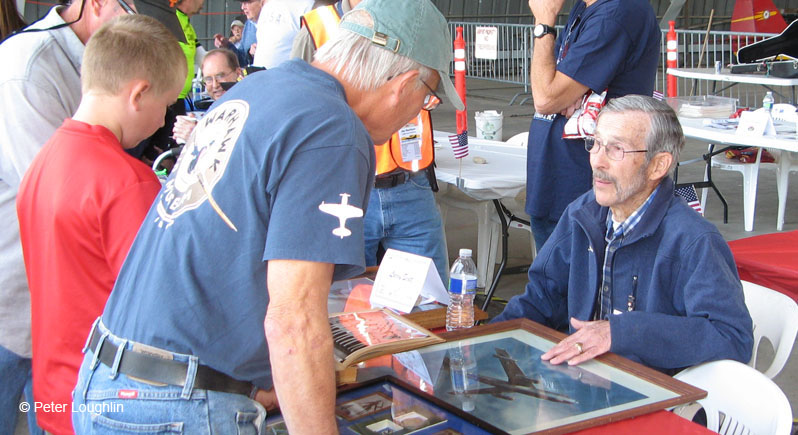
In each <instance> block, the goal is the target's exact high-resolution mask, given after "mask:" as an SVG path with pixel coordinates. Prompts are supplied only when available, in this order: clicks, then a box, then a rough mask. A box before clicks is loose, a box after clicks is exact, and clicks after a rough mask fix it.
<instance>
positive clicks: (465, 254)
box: [460, 248, 471, 257]
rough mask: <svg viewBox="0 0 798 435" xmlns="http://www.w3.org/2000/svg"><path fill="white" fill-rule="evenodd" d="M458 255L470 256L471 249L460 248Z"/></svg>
mask: <svg viewBox="0 0 798 435" xmlns="http://www.w3.org/2000/svg"><path fill="white" fill-rule="evenodd" d="M460 256H461V257H470V256H471V250H470V249H465V248H463V249H461V250H460Z"/></svg>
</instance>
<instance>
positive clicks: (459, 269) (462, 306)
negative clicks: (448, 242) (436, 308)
mask: <svg viewBox="0 0 798 435" xmlns="http://www.w3.org/2000/svg"><path fill="white" fill-rule="evenodd" d="M476 291H477V266H476V265H475V264H474V260H472V259H471V250H470V249H461V250H460V257H458V258H457V260H455V262H454V264H452V269H451V270H450V271H449V299H451V301H450V302H449V308H447V309H446V330H447V331H454V330H455V329H463V328H470V327H472V326H474V294H475V293H476Z"/></svg>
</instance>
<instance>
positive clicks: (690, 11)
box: [25, 0, 798, 47]
mask: <svg viewBox="0 0 798 435" xmlns="http://www.w3.org/2000/svg"><path fill="white" fill-rule="evenodd" d="M396 1H397V3H399V2H400V1H401V0H396ZM432 1H433V3H435V4H436V5H437V6H438V8H439V9H440V10H441V12H443V14H444V15H445V16H446V18H447V19H449V20H452V21H472V22H474V21H478V22H483V23H512V24H531V23H532V16H531V14H530V12H529V6H528V4H527V1H526V0H432ZM574 1H579V0H566V2H565V6H564V7H563V12H562V14H561V16H560V22H559V23H558V24H565V20H566V18H567V14H568V10H570V8H571V6H572V5H573V3H574ZM650 1H651V4H652V6H653V7H654V10H655V11H656V12H657V16H658V17H661V16H662V15H663V14H664V13H665V11H666V10H667V9H668V6H669V5H670V0H650ZM735 1H736V0H709V1H704V0H687V1H686V3H685V5H684V7H683V8H682V12H681V14H680V16H679V19H678V20H677V22H676V25H677V27H678V28H681V29H702V28H706V25H707V20H708V19H709V14H710V11H711V10H712V9H713V8H714V9H715V14H714V18H713V26H712V27H713V29H714V30H728V29H729V23H730V21H731V15H732V10H733V9H734V3H735ZM56 3H57V2H55V1H35V0H34V1H27V2H26V6H25V19H26V20H27V21H28V22H32V21H34V20H36V19H38V18H40V17H42V16H43V15H44V14H45V13H46V12H47V10H48V9H49V8H50V6H52V5H53V4H56ZM773 3H774V4H775V5H776V7H777V8H779V9H781V10H783V11H784V13H785V18H787V21H788V22H790V21H791V20H792V19H796V18H798V16H796V12H798V0H774V1H773ZM239 14H241V3H240V2H238V1H236V0H205V6H204V8H203V10H202V12H200V14H199V15H197V16H195V17H192V18H191V23H192V24H193V25H194V28H195V29H196V30H197V35H198V36H199V38H200V40H201V42H202V43H203V45H205V46H206V47H209V46H211V45H212V43H211V39H212V38H213V34H214V33H228V32H229V26H230V22H232V21H233V19H234V18H235V17H236V16H237V15H239Z"/></svg>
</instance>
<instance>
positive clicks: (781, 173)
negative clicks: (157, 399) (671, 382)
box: [701, 104, 798, 231]
mask: <svg viewBox="0 0 798 435" xmlns="http://www.w3.org/2000/svg"><path fill="white" fill-rule="evenodd" d="M790 109H792V111H790ZM760 110H763V109H761V108H760V109H757V111H760ZM771 114H772V116H773V118H774V119H776V120H781V121H791V120H792V121H793V122H794V120H793V118H794V117H795V116H796V115H795V107H794V106H791V105H789V104H775V105H774V106H773V109H772V111H771ZM763 140H766V139H763ZM771 153H772V154H773V156H774V157H775V159H776V161H775V162H773V163H761V162H760V160H761V158H762V148H757V155H756V162H755V163H740V162H739V161H737V160H732V159H729V158H727V157H726V156H724V155H722V154H717V155H715V156H712V167H713V168H716V169H720V170H724V171H737V172H740V173H741V174H742V175H743V214H744V220H745V230H746V231H753V230H754V210H755V208H756V188H757V183H758V180H759V169H760V168H771V169H775V170H776V177H777V180H778V181H777V184H776V188H777V189H778V195H779V213H778V217H777V219H776V229H777V230H779V231H781V230H782V228H783V227H784V212H785V210H786V207H787V189H788V181H789V173H790V172H792V171H798V165H793V164H792V159H791V156H790V154H792V153H789V152H783V153H779V152H778V151H775V150H773V151H771ZM706 197H707V190H706V189H704V192H702V194H701V207H702V208H703V209H704V210H706Z"/></svg>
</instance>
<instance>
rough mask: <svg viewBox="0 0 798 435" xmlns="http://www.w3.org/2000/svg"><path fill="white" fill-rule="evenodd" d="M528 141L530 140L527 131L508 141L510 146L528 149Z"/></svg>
mask: <svg viewBox="0 0 798 435" xmlns="http://www.w3.org/2000/svg"><path fill="white" fill-rule="evenodd" d="M527 139H529V132H528V131H525V132H523V133H518V134H517V135H515V136H513V137H511V138H509V139H507V143H508V144H510V145H518V146H520V147H524V148H526V141H527Z"/></svg>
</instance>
